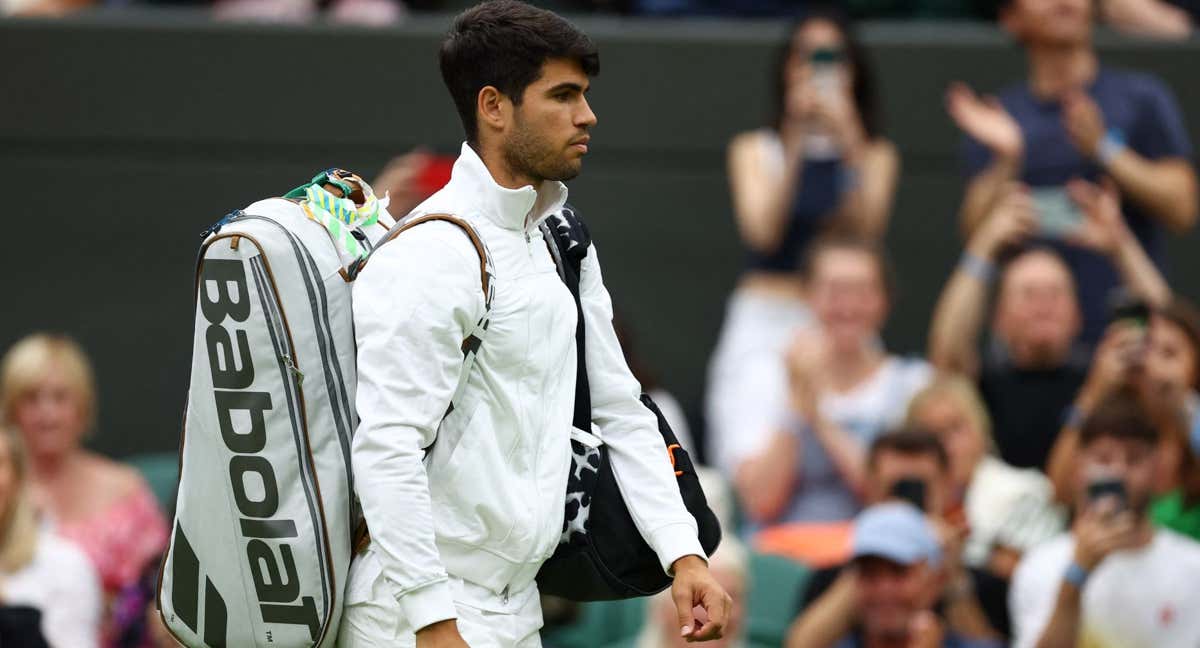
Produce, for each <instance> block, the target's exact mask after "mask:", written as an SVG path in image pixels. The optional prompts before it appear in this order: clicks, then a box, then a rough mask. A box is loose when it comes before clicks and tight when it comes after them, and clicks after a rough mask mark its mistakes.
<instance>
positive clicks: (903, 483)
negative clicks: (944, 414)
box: [787, 427, 1008, 648]
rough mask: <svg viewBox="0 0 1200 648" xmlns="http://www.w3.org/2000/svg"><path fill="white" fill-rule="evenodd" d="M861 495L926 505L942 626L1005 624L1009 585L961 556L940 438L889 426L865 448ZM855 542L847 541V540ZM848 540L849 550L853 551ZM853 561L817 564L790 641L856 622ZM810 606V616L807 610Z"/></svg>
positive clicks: (993, 629)
mask: <svg viewBox="0 0 1200 648" xmlns="http://www.w3.org/2000/svg"><path fill="white" fill-rule="evenodd" d="M866 477H867V480H866V483H865V484H864V497H865V499H866V502H867V504H868V505H878V504H880V503H884V502H896V501H903V502H907V503H909V504H912V505H914V506H916V507H918V508H919V509H921V510H923V511H925V512H926V513H927V514H928V515H927V517H928V519H929V523H930V525H931V526H932V528H933V530H934V532H935V535H936V536H937V541H938V543H939V545H940V551H941V553H942V560H941V565H940V568H941V570H942V574H943V577H944V580H945V583H946V586H945V588H944V589H943V590H942V592H941V593H940V596H938V597H937V598H938V600H937V605H936V607H935V611H936V612H937V613H938V615H939V616H940V617H942V618H943V619H945V621H946V625H947V630H948V631H951V632H953V633H954V634H957V635H961V636H968V637H982V638H988V639H996V638H999V637H1000V636H1002V635H1004V634H1005V633H1006V632H1007V629H1008V609H1007V600H1006V597H1007V592H1008V586H1007V584H1006V583H1005V582H1004V581H1003V580H1002V579H999V578H995V577H993V576H991V575H990V574H988V573H986V572H984V571H982V570H973V569H968V568H966V567H965V566H964V565H963V562H962V546H963V540H964V539H965V538H966V532H967V529H966V528H965V520H964V519H963V518H962V516H961V511H949V510H947V509H948V502H949V501H950V489H951V481H952V480H951V477H950V459H949V455H947V454H946V450H945V448H944V447H943V446H942V444H941V442H940V441H939V440H938V438H937V437H936V436H935V435H934V434H933V433H931V432H929V431H927V430H924V429H922V428H918V427H905V428H901V429H898V430H894V431H892V432H888V433H887V434H884V435H882V436H880V437H878V438H877V439H876V440H875V442H874V443H872V445H871V447H870V449H869V451H868V453H867V475H866ZM852 542H853V540H852ZM853 549H854V548H853V547H852V548H851V552H850V554H849V555H853ZM854 567H855V561H854V560H851V561H850V562H847V563H844V564H841V565H837V566H834V567H829V568H825V569H820V570H817V571H815V572H813V575H812V576H811V577H810V578H809V579H808V580H807V581H806V583H805V585H804V586H803V588H802V589H801V591H799V592H797V595H798V602H799V605H798V606H797V615H798V618H797V620H796V622H795V623H794V624H793V626H792V629H791V631H790V632H789V635H788V637H789V638H788V644H787V645H788V646H795V647H797V648H800V647H803V648H807V647H808V646H810V645H814V643H815V644H821V643H822V641H823V640H828V641H833V640H834V639H836V638H837V637H841V636H843V635H845V634H848V633H853V632H856V631H857V630H858V629H860V626H861V622H862V618H861V608H862V605H861V603H862V601H861V600H860V599H861V592H860V591H859V589H858V585H857V584H856V579H857V576H858V575H857V571H856V569H855V568H854ZM812 610H816V612H815V613H814V614H813V615H809V612H810V611H812Z"/></svg>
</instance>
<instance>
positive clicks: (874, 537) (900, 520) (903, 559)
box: [852, 502, 942, 565]
mask: <svg viewBox="0 0 1200 648" xmlns="http://www.w3.org/2000/svg"><path fill="white" fill-rule="evenodd" d="M852 547H853V557H854V558H855V559H858V558H865V557H867V556H875V557H879V558H885V559H887V560H890V561H892V562H894V563H897V564H900V565H915V564H917V563H919V562H922V561H924V562H928V563H929V564H931V565H936V564H938V563H939V562H940V561H941V559H942V549H941V545H939V544H938V539H937V535H936V534H935V533H934V531H933V527H932V526H931V525H930V524H929V521H928V520H926V519H925V515H924V514H922V513H921V511H920V510H919V509H918V508H916V507H915V506H913V505H912V504H909V503H908V502H886V503H884V504H876V505H875V506H872V507H870V508H868V509H867V510H865V511H863V512H862V513H859V515H858V517H857V518H855V519H854V534H853V540H852Z"/></svg>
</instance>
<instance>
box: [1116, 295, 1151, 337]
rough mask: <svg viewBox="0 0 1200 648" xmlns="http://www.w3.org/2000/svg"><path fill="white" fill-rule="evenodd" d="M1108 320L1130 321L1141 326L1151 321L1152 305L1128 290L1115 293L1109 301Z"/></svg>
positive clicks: (1143, 326) (1144, 326)
mask: <svg viewBox="0 0 1200 648" xmlns="http://www.w3.org/2000/svg"><path fill="white" fill-rule="evenodd" d="M1108 321H1109V323H1110V324H1111V323H1113V322H1129V323H1130V324H1134V325H1136V326H1138V327H1141V328H1146V326H1148V325H1149V323H1150V306H1149V305H1148V304H1147V303H1146V302H1145V301H1143V300H1142V299H1139V298H1137V297H1135V296H1133V295H1132V294H1131V293H1129V292H1128V291H1127V290H1120V291H1117V292H1115V293H1113V295H1112V298H1111V299H1110V300H1109V302H1108Z"/></svg>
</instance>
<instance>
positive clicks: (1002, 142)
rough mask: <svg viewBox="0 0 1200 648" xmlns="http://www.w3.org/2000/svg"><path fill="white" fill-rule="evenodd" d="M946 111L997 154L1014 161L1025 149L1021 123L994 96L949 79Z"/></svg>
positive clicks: (961, 126) (972, 135) (965, 130)
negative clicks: (976, 92)
mask: <svg viewBox="0 0 1200 648" xmlns="http://www.w3.org/2000/svg"><path fill="white" fill-rule="evenodd" d="M946 112H948V113H950V117H951V119H953V120H954V123H956V124H958V127H959V128H961V129H962V130H963V132H965V133H966V134H967V135H970V136H971V137H973V138H975V139H977V140H979V142H980V143H982V144H983V145H984V146H986V147H988V149H990V150H991V151H992V153H993V154H995V155H996V156H998V157H1001V158H1003V159H1005V160H1008V161H1014V160H1018V159H1020V157H1021V156H1022V155H1023V154H1024V153H1025V137H1024V135H1022V134H1021V127H1020V125H1018V124H1017V120H1015V119H1013V117H1012V115H1010V114H1008V111H1007V110H1005V109H1004V106H1002V105H1000V100H998V99H996V98H995V97H990V96H989V97H986V98H980V97H979V96H978V95H976V94H975V93H974V92H973V91H972V90H971V88H969V87H967V85H966V84H964V83H952V84H950V87H949V88H948V89H947V90H946Z"/></svg>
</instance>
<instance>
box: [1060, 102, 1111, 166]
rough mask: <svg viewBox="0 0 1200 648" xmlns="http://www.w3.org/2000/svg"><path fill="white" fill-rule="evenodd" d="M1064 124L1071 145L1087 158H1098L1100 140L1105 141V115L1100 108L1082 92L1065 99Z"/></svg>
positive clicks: (1063, 103)
mask: <svg viewBox="0 0 1200 648" xmlns="http://www.w3.org/2000/svg"><path fill="white" fill-rule="evenodd" d="M1062 105H1063V110H1062V122H1063V128H1065V129H1066V130H1067V136H1068V137H1070V138H1071V143H1072V144H1074V145H1075V148H1076V149H1077V150H1078V151H1079V152H1080V153H1082V154H1084V155H1085V156H1087V157H1089V158H1091V157H1096V149H1097V148H1099V146H1100V140H1102V139H1104V115H1103V114H1102V113H1101V112H1100V106H1097V105H1096V102H1095V101H1092V98H1091V97H1089V96H1087V94H1085V93H1084V92H1083V91H1082V90H1075V91H1073V92H1069V93H1067V94H1066V96H1064V97H1063V102H1062Z"/></svg>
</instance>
